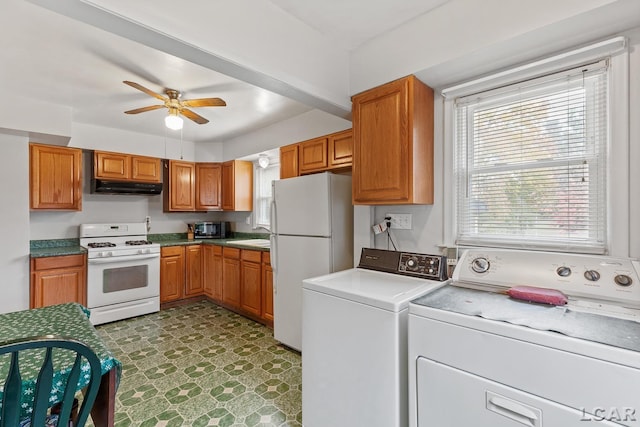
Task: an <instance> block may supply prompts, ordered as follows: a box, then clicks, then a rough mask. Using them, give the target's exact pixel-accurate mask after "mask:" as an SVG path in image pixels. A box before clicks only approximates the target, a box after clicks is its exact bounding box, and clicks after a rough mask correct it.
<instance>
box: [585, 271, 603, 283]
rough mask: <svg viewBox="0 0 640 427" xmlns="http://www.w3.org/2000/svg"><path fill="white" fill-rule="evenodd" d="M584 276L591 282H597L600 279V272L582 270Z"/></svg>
mask: <svg viewBox="0 0 640 427" xmlns="http://www.w3.org/2000/svg"><path fill="white" fill-rule="evenodd" d="M584 278H585V279H587V280H589V281H591V282H597V281H598V280H600V273H598V272H597V271H596V270H587V271H585V272H584Z"/></svg>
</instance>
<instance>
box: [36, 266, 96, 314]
mask: <svg viewBox="0 0 640 427" xmlns="http://www.w3.org/2000/svg"><path fill="white" fill-rule="evenodd" d="M86 259H87V257H86V256H85V255H64V256H54V257H45V258H32V259H31V292H30V304H29V307H30V308H39V307H45V306H48V305H56V304H64V303H67V302H77V303H80V304H82V305H87V295H86V290H87V279H86V278H87V263H86Z"/></svg>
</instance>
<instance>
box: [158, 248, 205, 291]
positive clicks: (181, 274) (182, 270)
mask: <svg viewBox="0 0 640 427" xmlns="http://www.w3.org/2000/svg"><path fill="white" fill-rule="evenodd" d="M202 264H203V256H202V247H201V246H200V245H189V246H165V247H163V248H161V249H160V302H161V303H163V302H171V301H177V300H179V299H182V298H188V297H195V296H198V295H202V293H203V291H204V287H203V274H202V267H203V265H202Z"/></svg>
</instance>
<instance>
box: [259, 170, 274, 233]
mask: <svg viewBox="0 0 640 427" xmlns="http://www.w3.org/2000/svg"><path fill="white" fill-rule="evenodd" d="M255 171H256V185H255V194H256V195H255V202H256V203H255V207H254V226H255V227H263V228H266V229H268V230H270V229H271V200H273V190H272V183H273V181H275V180H277V179H279V178H280V165H279V164H271V165H270V166H267V167H266V168H264V169H263V168H261V167H259V166H258V167H256V168H255Z"/></svg>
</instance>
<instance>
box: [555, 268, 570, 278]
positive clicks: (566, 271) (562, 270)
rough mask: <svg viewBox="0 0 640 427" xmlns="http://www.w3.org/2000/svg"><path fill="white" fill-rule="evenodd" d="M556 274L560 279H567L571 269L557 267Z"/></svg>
mask: <svg viewBox="0 0 640 427" xmlns="http://www.w3.org/2000/svg"><path fill="white" fill-rule="evenodd" d="M556 273H558V276H560V277H569V276H571V269H570V268H569V267H564V266H562V267H558V269H557V270H556Z"/></svg>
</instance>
